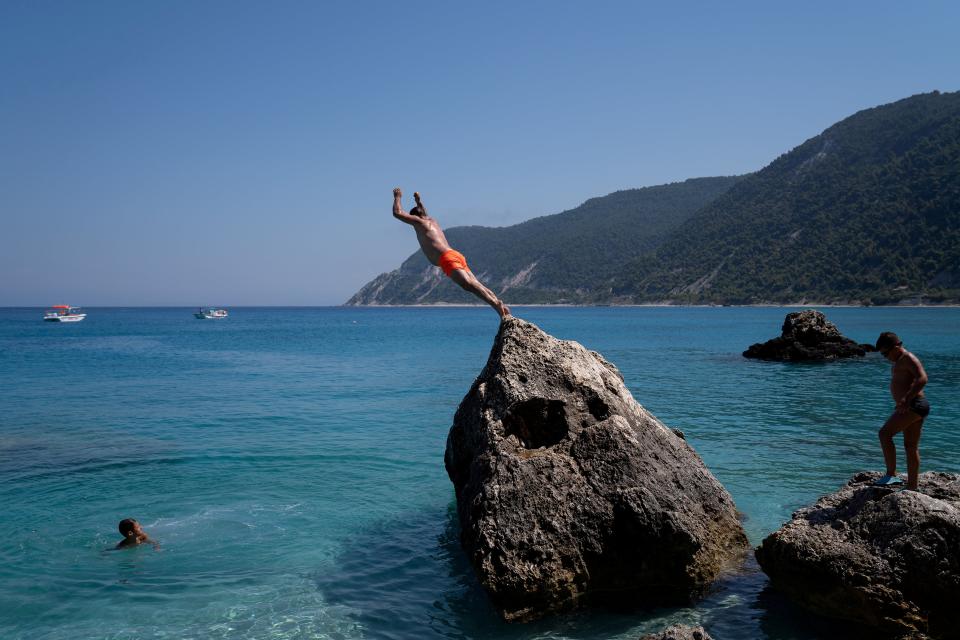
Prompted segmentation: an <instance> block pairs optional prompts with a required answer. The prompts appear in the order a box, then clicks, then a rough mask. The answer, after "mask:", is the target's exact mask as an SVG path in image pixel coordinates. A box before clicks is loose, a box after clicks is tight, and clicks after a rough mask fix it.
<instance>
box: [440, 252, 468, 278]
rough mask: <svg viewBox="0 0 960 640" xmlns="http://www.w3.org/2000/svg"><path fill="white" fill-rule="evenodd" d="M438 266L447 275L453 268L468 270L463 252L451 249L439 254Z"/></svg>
mask: <svg viewBox="0 0 960 640" xmlns="http://www.w3.org/2000/svg"><path fill="white" fill-rule="evenodd" d="M440 268H441V269H443V272H444V273H445V274H447V276H448V277H449V275H450V272H451V271H453V270H454V269H463V270H464V271H469V270H470V267H468V266H467V259H466V258H464V257H463V254H462V253H460V252H459V251H454V250H453V249H448V250H447V251H444V252H443V253H441V254H440Z"/></svg>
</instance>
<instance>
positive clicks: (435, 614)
mask: <svg viewBox="0 0 960 640" xmlns="http://www.w3.org/2000/svg"><path fill="white" fill-rule="evenodd" d="M787 311H788V310H786V309H775V308H518V309H516V310H515V312H516V313H517V314H518V315H519V316H521V317H523V318H525V319H528V320H531V321H533V322H535V323H537V324H539V325H540V326H541V327H542V328H543V329H544V330H546V331H548V332H550V333H551V334H553V335H555V336H557V337H559V338H563V339H573V340H577V341H579V342H581V343H583V344H584V345H586V346H587V347H588V348H591V349H594V350H597V351H599V352H601V353H602V354H604V356H605V357H607V358H608V359H609V360H610V361H612V362H613V363H614V364H616V365H617V366H618V367H619V368H620V370H621V372H622V373H623V375H624V377H625V379H626V381H627V384H628V386H629V388H630V390H631V391H632V392H633V394H634V396H635V397H636V398H637V400H638V401H639V402H641V403H642V404H643V405H644V406H646V407H647V408H648V409H650V410H651V411H652V412H653V413H654V414H656V415H657V416H658V417H659V418H660V419H661V420H663V421H664V422H665V423H666V424H668V425H669V426H671V427H677V428H680V429H682V430H683V431H684V432H685V433H686V436H687V439H688V441H689V442H690V443H691V444H692V445H693V446H694V447H695V448H696V449H697V451H698V452H699V453H700V455H701V456H702V457H703V458H704V460H705V461H706V463H707V465H708V466H709V467H710V468H711V470H712V471H713V473H714V474H715V475H716V476H717V477H718V478H719V479H720V481H721V482H723V484H724V485H725V486H726V487H727V489H728V490H729V491H730V492H731V493H732V494H733V497H734V499H735V500H736V502H737V506H738V508H739V509H740V510H741V511H742V512H744V514H745V517H746V520H745V523H744V525H745V527H746V528H747V531H748V534H749V536H750V539H751V542H752V543H753V544H759V542H760V541H761V540H762V539H763V537H764V536H765V535H767V534H769V533H770V532H772V531H773V530H775V529H776V528H777V527H779V526H780V524H782V523H783V522H784V521H786V520H787V519H789V516H790V514H791V512H792V511H793V510H794V509H796V508H797V507H800V506H803V505H805V504H808V503H810V502H812V501H813V500H815V499H816V498H817V497H818V496H819V495H821V494H823V493H826V492H829V491H832V490H834V489H835V488H836V487H837V486H839V485H840V484H842V483H843V482H845V481H846V479H847V478H848V477H849V476H850V475H851V474H853V473H854V472H856V471H859V470H862V469H880V468H881V455H880V450H879V445H878V444H877V441H876V431H877V429H878V428H879V427H880V424H881V423H882V421H883V419H884V418H885V417H886V414H887V413H888V412H889V410H890V401H889V400H888V396H887V390H886V385H887V382H888V376H889V372H888V370H889V365H888V364H886V363H885V362H884V361H882V360H881V358H880V357H879V355H876V354H875V355H872V356H870V357H868V358H866V359H863V360H858V361H851V362H844V363H833V364H828V365H785V364H775V363H761V362H753V361H748V360H745V359H743V358H742V357H741V356H740V355H739V354H740V352H741V351H742V350H743V349H744V348H746V347H747V346H748V345H749V344H751V343H753V342H758V341H762V340H766V339H768V338H770V337H773V336H774V335H776V334H778V333H779V329H780V324H781V322H782V320H783V316H784V315H785V313H786V312H787ZM190 312H191V310H189V309H91V310H90V316H89V317H88V319H87V320H86V321H85V322H82V323H80V324H76V325H57V324H49V323H43V322H40V320H39V318H40V312H39V310H36V309H0V503H2V511H3V518H2V519H0V539H2V540H3V541H4V543H3V545H0V637H2V638H20V637H23V638H31V639H35V638H51V639H53V638H56V639H60V638H63V639H66V638H69V639H77V638H117V639H119V638H338V639H353V638H504V639H510V640H514V639H516V640H526V639H533V638H575V639H584V640H586V639H597V640H600V639H608V638H636V637H637V636H639V635H641V633H643V632H647V631H652V630H655V629H658V628H661V627H663V626H665V625H666V624H667V623H671V622H677V621H679V622H688V623H700V624H704V625H705V626H706V627H707V629H708V630H709V631H710V632H711V633H712V634H713V635H714V637H716V638H717V639H718V640H732V639H741V638H770V639H798V640H800V639H813V638H851V637H858V636H857V634H858V633H859V632H858V630H856V629H851V628H847V627H843V626H837V625H835V624H833V623H830V622H826V621H820V620H817V619H814V618H812V617H811V616H809V615H807V614H805V613H803V612H800V611H797V610H796V609H795V608H793V607H792V605H790V604H789V603H788V602H786V601H784V600H783V599H782V598H780V597H778V596H777V594H775V593H773V592H771V591H769V590H768V589H767V588H766V579H765V578H764V576H763V574H762V573H760V572H759V571H758V570H757V568H756V566H755V565H754V564H753V563H749V564H748V565H747V566H746V567H745V568H744V569H743V570H742V571H740V572H738V573H737V574H734V575H731V576H729V577H727V578H725V579H723V580H721V581H720V582H719V583H718V584H717V586H716V588H715V589H714V591H713V593H711V594H710V595H709V596H708V597H707V598H706V599H705V600H703V601H701V602H700V603H698V604H697V606H695V607H693V608H689V609H671V610H663V609H659V610H653V611H638V612H630V613H613V612H596V613H586V614H583V613H582V614H576V615H570V616H560V617H554V618H550V619H548V620H545V621H541V622H537V623H534V624H531V625H523V626H511V625H506V624H503V623H501V622H500V621H499V620H498V618H497V616H496V614H495V613H494V611H493V610H492V609H491V608H490V606H489V604H488V603H487V601H486V596H485V595H484V593H483V592H482V590H481V589H480V588H479V587H478V585H477V583H476V580H475V579H474V577H473V574H472V571H471V569H470V567H469V565H468V564H467V561H466V559H465V558H464V557H463V555H462V553H461V552H460V550H459V546H458V542H457V529H456V517H455V507H454V503H453V490H452V486H451V484H450V482H449V480H448V479H447V477H446V474H445V472H444V469H443V450H444V445H445V441H446V435H447V430H448V429H449V426H450V420H451V419H452V416H453V413H454V411H455V409H456V407H457V405H458V404H459V402H460V400H461V399H462V397H463V394H464V393H466V391H467V390H468V389H469V387H470V384H471V383H472V381H473V379H474V377H475V376H476V375H477V374H478V373H479V371H480V369H481V368H482V366H483V364H484V362H485V361H486V357H487V354H488V352H489V349H490V345H491V343H492V339H493V337H494V335H495V333H496V330H497V319H496V317H495V316H494V314H492V313H491V312H490V310H489V309H486V308H483V309H481V308H475V309H347V308H320V309H274V308H270V309H252V308H251V309H245V308H239V309H234V310H233V312H232V315H231V317H230V318H229V319H228V320H226V321H223V322H215V321H203V322H201V321H198V320H194V319H193V318H192V316H191V315H190ZM826 312H827V315H828V318H830V319H831V320H832V321H833V322H835V323H836V324H837V325H838V326H839V327H840V329H841V331H843V332H844V333H845V334H846V335H848V336H850V337H852V338H854V339H856V340H858V341H863V342H872V341H873V340H874V339H875V338H876V336H877V334H878V333H879V332H880V331H883V330H893V331H896V332H898V333H899V334H900V335H901V336H902V337H903V339H904V342H905V343H906V346H907V347H908V348H909V349H911V350H912V351H914V352H915V353H917V355H919V356H920V357H921V359H922V360H923V361H924V364H925V366H926V368H927V371H928V373H929V375H930V383H929V385H928V387H927V392H928V396H929V397H930V400H931V404H932V405H933V413H932V414H931V416H930V418H929V419H928V421H927V426H926V427H925V428H924V435H923V440H922V441H921V453H922V455H923V463H922V464H923V469H924V470H927V469H937V470H944V471H951V472H960V458H958V457H957V451H958V449H960V428H958V427H960V309H860V308H850V309H827V310H826ZM898 446H899V443H898ZM901 453H902V452H901ZM901 459H902V458H901ZM902 466H903V465H902V464H901V467H902ZM125 517H135V518H138V519H139V520H140V521H141V523H143V525H144V527H145V529H146V530H147V531H148V532H149V533H150V534H151V535H153V537H155V538H157V539H158V540H159V541H160V542H161V543H162V548H161V550H160V551H159V552H157V551H154V550H152V549H150V548H138V549H133V550H128V551H123V552H114V551H105V549H108V548H110V547H112V546H113V545H114V544H115V543H116V542H117V541H118V540H119V534H118V533H116V524H117V522H118V521H119V520H120V519H122V518H125ZM863 637H867V636H863Z"/></svg>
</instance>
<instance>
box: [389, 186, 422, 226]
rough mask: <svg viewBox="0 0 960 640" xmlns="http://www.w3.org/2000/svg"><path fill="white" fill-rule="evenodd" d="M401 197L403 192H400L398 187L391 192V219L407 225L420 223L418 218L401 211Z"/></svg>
mask: <svg viewBox="0 0 960 640" xmlns="http://www.w3.org/2000/svg"><path fill="white" fill-rule="evenodd" d="M401 197H403V192H402V191H400V187H397V188H396V189H394V190H393V217H394V218H396V219H397V220H400V221H401V222H406V223H407V224H417V223H418V222H420V218H418V217H417V216H413V215H410V214H409V213H407V212H406V211H404V210H403V206H401V204H400V198H401Z"/></svg>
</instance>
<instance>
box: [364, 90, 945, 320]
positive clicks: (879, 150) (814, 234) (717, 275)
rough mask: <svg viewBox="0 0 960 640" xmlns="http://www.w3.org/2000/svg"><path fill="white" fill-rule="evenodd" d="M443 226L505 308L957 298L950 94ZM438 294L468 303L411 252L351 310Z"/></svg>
mask: <svg viewBox="0 0 960 640" xmlns="http://www.w3.org/2000/svg"><path fill="white" fill-rule="evenodd" d="M638 229H640V230H642V231H643V233H638V231H637V230H638ZM447 233H448V239H449V240H450V242H451V244H452V245H453V246H454V247H456V248H457V249H459V250H461V251H463V252H464V253H465V254H466V255H467V258H468V260H469V261H470V263H471V266H472V268H474V270H475V271H476V273H477V275H478V276H479V277H480V278H481V279H483V280H484V281H485V282H487V284H488V286H490V287H491V288H492V289H493V290H494V291H496V292H497V294H498V295H501V297H504V299H505V300H506V301H507V302H508V303H515V304H523V303H546V304H549V303H568V304H650V303H672V304H766V303H769V304H789V303H801V304H802V303H812V302H814V301H815V302H817V303H821V304H830V303H833V304H903V303H920V302H923V303H955V302H957V301H960V92H954V93H940V92H933V93H926V94H919V95H916V96H911V97H909V98H904V99H903V100H898V101H896V102H893V103H890V104H886V105H880V106H877V107H871V108H869V109H864V110H862V111H859V112H857V113H855V114H853V115H851V116H849V117H847V118H844V119H843V120H840V121H839V122H837V123H836V124H834V125H832V126H830V127H828V128H827V129H825V130H824V131H823V132H822V133H820V134H819V135H817V136H814V137H812V138H810V139H808V140H806V141H804V142H803V143H801V144H800V145H798V146H797V147H795V148H794V149H792V150H790V151H788V152H786V153H783V154H781V155H780V156H778V157H777V158H775V159H774V160H773V161H772V162H771V163H769V164H768V165H767V166H766V167H764V168H762V169H761V170H759V171H757V172H754V173H751V174H747V175H745V176H736V177H729V178H694V179H690V180H686V181H682V182H677V183H671V184H669V185H658V186H655V187H646V188H643V189H632V190H623V191H617V192H614V193H612V194H609V195H607V196H602V197H599V198H591V199H589V200H587V201H586V202H584V203H583V204H582V205H580V206H579V207H577V208H575V209H571V210H568V211H565V212H562V213H560V214H554V215H552V216H541V217H539V218H533V219H531V220H528V221H526V222H523V223H520V224H519V225H514V226H513V227H504V228H501V229H499V230H497V229H490V228H486V227H457V228H452V229H450V230H448V232H447ZM440 302H447V303H469V302H474V300H473V299H472V298H471V297H470V296H469V295H468V294H466V293H465V292H462V291H460V290H459V289H458V288H457V287H456V286H455V285H453V284H452V283H450V282H449V281H447V280H446V279H445V278H443V276H442V274H441V273H440V272H439V270H438V269H436V268H434V267H432V266H431V265H429V263H427V261H426V259H425V258H423V257H422V255H419V252H418V253H417V254H414V255H413V256H411V257H410V258H408V259H407V260H406V261H405V262H404V263H403V265H401V267H400V269H397V270H395V271H393V272H390V273H387V274H381V276H378V277H377V278H375V279H374V280H373V281H371V282H370V283H368V284H367V285H365V287H364V288H363V289H361V290H360V291H359V292H358V293H357V294H356V295H354V296H353V297H352V298H351V299H350V300H349V301H348V302H347V304H432V303H440Z"/></svg>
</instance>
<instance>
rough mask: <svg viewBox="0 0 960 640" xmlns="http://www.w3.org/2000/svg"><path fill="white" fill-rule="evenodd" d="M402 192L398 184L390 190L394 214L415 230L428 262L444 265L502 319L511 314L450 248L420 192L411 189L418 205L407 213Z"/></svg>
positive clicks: (456, 252)
mask: <svg viewBox="0 0 960 640" xmlns="http://www.w3.org/2000/svg"><path fill="white" fill-rule="evenodd" d="M401 197H403V192H402V191H401V190H400V187H397V188H396V189H394V190H393V217H394V218H396V219H397V220H401V221H403V222H406V223H407V224H409V225H411V226H412V227H413V228H414V230H415V231H416V232H417V240H418V241H419V242H420V248H421V249H423V255H425V256H427V260H429V261H430V263H431V264H433V265H436V266H438V267H440V268H441V269H443V272H444V273H445V274H446V275H447V277H449V278H450V279H451V280H453V281H454V282H456V283H457V284H458V285H460V286H461V287H462V288H463V289H464V290H466V291H469V292H470V293H472V294H473V295H475V296H477V297H478V298H480V299H481V300H483V301H484V302H486V303H487V304H489V305H490V306H491V307H493V309H494V310H495V311H496V312H497V313H498V314H500V318H501V320H505V319H507V318H509V317H510V308H509V307H508V306H507V305H505V304H504V303H503V302H501V301H500V299H499V298H497V296H496V295H494V293H493V291H490V289H488V288H487V287H485V286H484V285H483V283H481V282H480V281H479V280H477V277H476V276H475V275H473V272H472V271H470V267H468V266H467V259H466V258H464V257H463V254H462V253H460V252H459V251H456V250H454V249H451V248H450V245H449V244H448V243H447V238H446V236H444V235H443V229H441V228H440V223H438V222H437V221H436V220H434V219H433V218H431V217H430V216H428V215H427V209H426V207H424V206H423V202H421V201H420V194H419V193H416V192H415V193H414V194H413V198H414V200H416V201H417V206H415V207H414V208H413V209H411V210H410V213H407V212H405V211H404V210H403V207H402V206H401V204H400V198H401Z"/></svg>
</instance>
